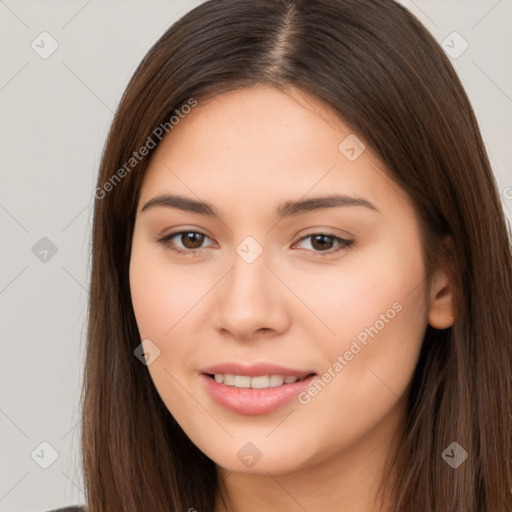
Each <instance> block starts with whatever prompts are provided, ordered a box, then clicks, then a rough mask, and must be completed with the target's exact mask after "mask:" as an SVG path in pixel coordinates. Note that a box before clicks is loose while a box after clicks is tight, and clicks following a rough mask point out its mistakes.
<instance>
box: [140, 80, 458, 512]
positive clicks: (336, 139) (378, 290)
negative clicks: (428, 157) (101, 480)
mask: <svg viewBox="0 0 512 512" xmlns="http://www.w3.org/2000/svg"><path fill="white" fill-rule="evenodd" d="M351 133H353V132H352V130H351V129H350V127H349V126H347V125H346V124H344V123H343V122H342V121H341V120H340V119H339V118H338V117H336V116H334V115H333V114H332V113H331V112H330V111H329V110H328V109H327V107H326V106H324V105H323V104H322V103H321V102H320V101H318V100H317V99H316V98H314V97H312V96H310V95H308V94H306V93H305V92H304V91H300V90H297V89H292V88H290V89H289V90H287V91H286V92H282V91H278V90H277V89H274V88H272V87H268V86H255V87H252V88H248V89H243V90H238V91H232V92H229V93H225V94H221V95H218V96H216V97H214V98H213V99H211V100H209V101H205V102H201V101H199V104H198V106H197V107H196V108H194V109H193V110H192V112H191V113H190V114H188V115H187V116H186V118H185V119H183V120H182V121H181V122H180V123H179V124H178V125H177V126H175V128H174V129H173V130H172V132H170V134H169V135H168V136H167V137H166V138H164V140H163V141H162V143H161V144H160V145H159V147H158V148H157V149H156V152H155V153H154V155H153V156H152V159H151V162H150V165H149V168H148V170H147V173H146V176H145V178H144V180H143V184H142V189H141V195H140V201H139V205H138V211H137V217H136V223H135V228H134V237H133V246H132V255H131V263H130V283H131V293H132V301H133V307H134V311H135V315H136V320H137V324H138V327H139V331H140V335H141V339H143V340H145V339H150V340H151V342H152V343H153V344H154V346H157V347H158V349H159V350H160V353H159V355H158V357H157V358H156V359H155V360H154V362H153V363H151V364H150V365H149V366H148V370H149V372H150V375H151V378H152V380H153V382H154V385H155V386H156V389H157V390H158V392H159V394H160V396H161V398H162V400H163V402H164V403H165V405H166V406H167V408H168V409H169V411H170V412H171V413H172V414H173V415H174V417H175V418H176V420H177V421H178V422H179V424H180V425H181V426H182V428H183V429H184V431H185V432H186V433H187V435H188V436H189V437H190V439H191V440H192V441H193V442H194V443H195V444H196V445H197V446H198V447H199V448H200V449H201V450H202V451H203V452H204V453H205V454H206V455H207V456H208V457H210V458H211V459H212V460H214V461H215V463H216V464H217V466H218V468H219V471H220V472H221V474H222V475H223V476H224V477H225V479H226V489H227V493H228V495H229V497H230V499H231V500H232V501H233V503H234V504H235V506H236V507H238V509H237V510H239V511H241V512H251V511H261V510H266V511H269V512H272V511H281V512H282V511H299V510H304V509H306V510H309V511H313V510H347V511H351V512H369V511H376V510H378V504H379V503H380V502H379V499H380V498H379V497H378V495H377V488H378V486H379V484H380V482H381V479H382V478H383V476H384V473H383V467H384V463H385V460H386V457H387V456H388V454H389V453H392V452H393V450H395V449H396V447H397V445H396V444H395V443H394V441H393V439H394V438H393V436H394V435H395V434H398V433H400V432H401V430H402V428H403V425H404V421H405V403H406V397H407V393H408V387H409V383H410V380H411V377H412V374H413V372H414V369H415V366H416V363H417V360H418V357H419V351H420V348H421V343H422V340H423V335H424V332H425V329H426V326H427V324H428V323H430V324H431V325H432V326H433V327H435V328H438V329H444V328H447V327H449V326H450V325H451V324H452V322H453V318H452V315H453V306H452V295H453V294H452V290H451V288H450V281H449V279H448V274H447V272H445V271H444V270H443V269H439V271H438V272H437V273H436V274H435V276H434V277H433V279H432V282H431V287H430V289H429V288H428V287H427V279H426V276H425V270H424V262H423V259H422V251H421V247H422V246H421V240H420V235H419V225H418V220H417V218H416V215H415V212H414V210H413V206H412V204H411V202H410V200H409V198H408V197H407V195H406V194H405V192H404V191H403V190H401V189H400V188H399V187H398V185H397V184H396V183H395V182H393V181H392V180H391V178H390V177H389V175H387V174H386V172H385V169H384V167H383V165H382V163H381V162H379V160H378V159H377V157H376V156H375V154H374V153H373V152H372V150H371V148H369V147H368V145H366V149H365V150H364V151H363V152H362V153H361V155H360V156H359V157H358V158H357V159H356V160H355V161H350V160H349V159H348V158H347V157H346V156H345V154H343V152H341V151H340V150H339V149H338V146H339V145H340V143H341V142H342V141H343V140H344V139H345V138H346V137H347V136H348V135H350V134H351ZM162 194H179V195H182V196H186V197H188V198H191V199H193V200H201V201H204V202H207V203H209V204H211V205H212V206H213V208H215V211H216V212H217V216H207V215H202V214H199V213H195V212H188V211H182V210H180V209H178V208H174V207H166V206H155V207H153V208H148V209H146V210H145V211H142V207H143V206H144V205H145V204H146V203H147V202H148V201H149V200H150V199H152V198H154V197H156V196H159V195H162ZM331 194H346V195H349V196H353V197H358V198H363V199H365V200H366V201H369V202H371V203H372V204H373V205H374V206H375V207H376V209H377V210H378V211H376V210H372V209H370V208H365V207H361V206H343V207H331V208H323V209H319V210H314V211H310V212H306V213H301V214H297V215H292V216H289V217H286V218H283V219H279V218H278V217H277V215H276V211H277V208H278V206H279V205H280V204H281V203H283V202H285V201H295V200H303V199H309V198H312V197H323V196H327V195H331ZM180 230H189V231H192V232H197V231H199V232H204V233H205V234H206V235H207V237H206V238H204V241H203V245H202V246H201V245H200V242H199V247H200V249H199V250H198V251H197V252H196V253H195V254H192V255H191V254H190V253H188V254H178V253H175V252H173V251H172V249H171V248H170V247H171V246H172V243H174V246H179V247H180V248H182V250H185V251H187V250H188V251H190V249H187V248H186V247H193V245H191V244H190V243H188V245H187V246H185V245H183V243H184V242H183V238H181V237H180V236H176V237H175V238H173V239H172V240H171V241H170V242H168V245H167V246H165V245H162V244H159V243H158V242H157V241H156V240H157V239H159V238H162V237H163V236H165V235H168V234H170V233H173V232H176V231H180ZM315 233H329V234H331V235H333V237H332V238H328V239H327V244H326V245H323V246H322V245H321V244H320V245H319V244H317V243H315V240H317V239H315V238H314V237H310V238H307V239H302V238H303V237H305V236H306V235H313V234H315ZM247 236H251V237H253V238H254V239H255V240H256V241H257V243H258V244H259V246H260V247H261V248H262V249H263V252H262V253H261V255H260V256H259V257H258V258H257V259H256V260H255V261H254V262H252V263H247V262H246V261H245V260H244V259H243V258H242V257H241V256H240V255H239V254H238V253H237V251H236V248H237V246H238V245H239V244H240V243H241V242H242V241H243V240H244V239H245V238H246V237H247ZM335 237H341V238H343V239H349V240H353V241H354V243H353V244H352V245H351V246H349V247H348V248H344V249H342V250H340V251H338V252H333V251H335V250H336V249H337V248H339V247H340V245H339V243H338V242H337V241H336V238H335ZM324 242H325V239H324ZM185 243H187V240H186V239H185ZM331 246H332V249H330V247H331ZM319 247H320V249H319ZM322 248H326V249H327V250H324V251H322ZM250 250H251V251H252V250H253V249H250ZM329 251H331V252H330V254H326V253H329ZM397 303H398V304H399V305H400V306H401V309H400V311H399V312H397V313H396V315H395V316H394V318H393V319H391V320H389V321H388V322H386V323H385V325H384V327H383V328H382V329H380V330H379V331H378V334H377V335H375V336H374V337H373V338H369V339H368V342H367V345H366V346H364V347H363V348H362V350H361V351H360V352H358V353H357V355H355V356H354V357H353V358H352V360H350V361H347V363H348V364H347V365H346V366H344V367H343V369H342V370H341V371H339V372H337V373H336V372H334V373H335V377H333V378H332V379H331V381H330V382H329V383H328V384H327V385H326V386H325V387H324V388H323V389H322V390H321V392H319V393H318V394H317V395H316V396H314V397H312V398H311V400H310V401H309V403H307V404H306V405H303V404H301V403H299V402H298V400H292V401H291V402H290V403H289V404H286V405H285V406H283V407H281V408H279V409H278V410H276V411H273V412H271V413H268V414H263V415H258V416H247V415H242V414H237V413H235V412H232V411H228V410H226V409H224V408H223V407H221V406H220V405H219V404H217V402H215V401H214V400H213V399H212V398H211V397H210V396H209V394H207V393H206V391H205V390H204V388H203V386H202V384H201V379H200V378H199V370H200V369H201V368H204V367H206V366H209V365H212V364H216V363H220V362H224V361H241V362H245V363H250V362H271V363H275V364H280V365H284V366H288V367H294V368H300V369H305V370H310V369H312V370H313V371H315V372H316V373H317V374H318V375H322V374H323V373H324V372H326V371H327V369H328V368H330V367H331V368H332V366H333V363H335V362H336V361H337V358H338V356H339V355H343V354H344V353H345V352H346V351H347V350H349V348H350V346H351V343H352V341H353V340H354V339H355V338H356V337H357V335H358V334H360V333H361V332H362V331H364V329H365V328H366V327H370V326H373V325H375V324H376V321H377V320H379V318H381V316H380V315H382V314H385V312H386V311H387V310H389V309H390V308H392V305H393V304H395V305H396V304H397ZM145 343H146V344H147V342H145ZM145 346H147V345H145ZM247 442H251V443H252V444H254V445H255V446H256V447H257V448H258V450H259V451H260V452H261V454H262V457H261V459H260V460H259V461H258V462H257V463H256V464H254V465H253V466H252V467H250V468H248V467H246V466H245V465H244V464H243V463H242V462H241V461H240V460H239V458H238V457H237V453H238V452H239V450H240V449H241V448H242V447H243V446H244V445H245V444H246V443H247ZM384 501H385V503H388V497H387V496H386V497H384ZM390 509H391V508H390V507H388V508H386V509H385V510H390ZM223 510H225V509H224V507H223V506H222V505H221V503H220V502H219V503H218V504H217V507H216V512H221V511H223Z"/></svg>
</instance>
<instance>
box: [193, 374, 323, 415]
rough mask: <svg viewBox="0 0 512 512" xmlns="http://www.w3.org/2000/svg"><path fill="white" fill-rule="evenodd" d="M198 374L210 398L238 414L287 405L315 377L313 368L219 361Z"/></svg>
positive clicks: (269, 411) (265, 410) (274, 409)
mask: <svg viewBox="0 0 512 512" xmlns="http://www.w3.org/2000/svg"><path fill="white" fill-rule="evenodd" d="M228 372H232V373H228ZM267 372H268V373H267ZM199 376H200V378H201V381H202V383H203V386H204V389H205V391H206V393H207V394H208V395H209V396H210V398H212V399H213V400H214V401H215V402H216V403H217V404H218V405H220V406H221V407H222V408H224V409H227V410H229V411H231V412H235V413H237V414H242V415H264V414H268V413H271V412H273V411H276V410H278V409H280V408H282V407H284V406H286V405H290V404H291V403H293V401H294V399H297V397H298V395H299V394H300V393H301V392H302V391H304V390H305V389H307V387H308V386H310V385H311V384H312V383H313V382H314V380H315V379H316V378H317V374H316V373H314V372H310V371H308V372H303V371H300V370H291V369H285V368H283V367H276V366H274V365H272V366H270V365H260V366H251V367H241V366H240V365H223V366H222V367H216V368H211V369H207V370H203V372H201V373H200V375H199Z"/></svg>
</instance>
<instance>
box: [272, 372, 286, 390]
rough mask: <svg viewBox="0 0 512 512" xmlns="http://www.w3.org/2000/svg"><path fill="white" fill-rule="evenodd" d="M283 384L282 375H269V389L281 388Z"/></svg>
mask: <svg viewBox="0 0 512 512" xmlns="http://www.w3.org/2000/svg"><path fill="white" fill-rule="evenodd" d="M283 383H284V377H283V376H282V375H271V376H270V383H269V385H270V387H271V388H273V387H276V386H282V385H283Z"/></svg>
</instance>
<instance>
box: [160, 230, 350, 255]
mask: <svg viewBox="0 0 512 512" xmlns="http://www.w3.org/2000/svg"><path fill="white" fill-rule="evenodd" d="M186 233H194V234H197V235H201V236H204V237H206V238H209V237H208V235H207V234H206V233H203V232H202V231H194V230H184V231H175V232H173V233H170V234H169V235H166V236H164V237H162V238H159V239H157V240H156V242H157V243H158V244H160V245H163V246H164V247H165V248H166V249H169V250H171V251H174V252H175V253H177V254H188V255H194V254H196V253H197V252H198V251H200V250H201V249H204V247H200V248H198V249H181V248H180V247H177V246H176V245H174V244H172V243H171V240H172V239H173V238H175V237H177V236H179V235H183V234H186ZM314 236H326V237H329V238H332V239H334V241H335V242H338V243H339V244H340V246H339V247H338V248H337V249H328V250H325V251H311V252H313V253H314V254H315V255H318V256H330V255H333V254H337V253H338V252H340V251H346V250H347V249H349V248H350V247H351V246H353V244H354V240H346V239H345V238H341V237H339V236H336V235H333V234H331V233H324V232H318V233H309V234H308V235H305V236H303V237H302V238H300V239H299V241H298V242H297V243H299V242H302V241H303V240H307V239H308V238H312V237H314ZM306 250H309V249H306Z"/></svg>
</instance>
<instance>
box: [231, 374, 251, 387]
mask: <svg viewBox="0 0 512 512" xmlns="http://www.w3.org/2000/svg"><path fill="white" fill-rule="evenodd" d="M250 387H251V377H244V376H242V375H235V388H250Z"/></svg>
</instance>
